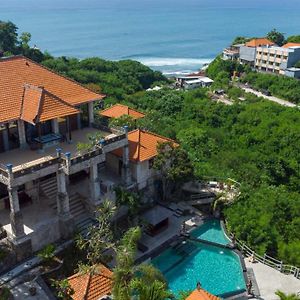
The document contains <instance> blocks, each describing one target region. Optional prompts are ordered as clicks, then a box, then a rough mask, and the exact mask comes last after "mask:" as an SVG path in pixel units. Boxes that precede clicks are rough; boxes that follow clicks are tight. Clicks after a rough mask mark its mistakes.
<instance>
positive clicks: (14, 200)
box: [7, 187, 25, 239]
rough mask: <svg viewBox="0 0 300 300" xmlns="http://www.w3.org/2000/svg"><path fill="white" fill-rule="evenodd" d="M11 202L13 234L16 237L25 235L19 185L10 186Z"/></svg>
mask: <svg viewBox="0 0 300 300" xmlns="http://www.w3.org/2000/svg"><path fill="white" fill-rule="evenodd" d="M7 190H8V195H9V204H10V223H11V230H12V235H13V237H14V238H16V239H18V238H22V237H24V236H25V232H24V224H23V216H22V213H21V211H20V204H19V196H18V189H17V187H8V188H7Z"/></svg>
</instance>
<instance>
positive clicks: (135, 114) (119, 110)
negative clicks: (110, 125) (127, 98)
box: [99, 104, 145, 120]
mask: <svg viewBox="0 0 300 300" xmlns="http://www.w3.org/2000/svg"><path fill="white" fill-rule="evenodd" d="M99 115H100V116H102V117H104V118H107V119H111V118H120V117H122V116H130V117H131V118H132V119H134V120H137V119H141V118H143V117H145V114H144V113H142V112H139V111H137V110H135V109H132V108H130V107H129V106H126V105H123V104H115V105H113V106H111V107H108V108H106V109H104V110H102V111H101V112H100V113H99Z"/></svg>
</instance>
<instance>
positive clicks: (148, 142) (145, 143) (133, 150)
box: [113, 129, 178, 162]
mask: <svg viewBox="0 0 300 300" xmlns="http://www.w3.org/2000/svg"><path fill="white" fill-rule="evenodd" d="M164 142H172V143H174V144H175V145H178V144H176V143H175V142H174V141H173V140H171V139H168V138H166V137H163V136H160V135H158V134H155V133H152V132H149V131H144V130H141V129H136V130H133V131H131V132H129V133H128V143H129V159H130V160H131V161H139V162H142V161H145V160H149V159H151V158H153V157H155V156H156V155H157V145H158V143H164ZM122 151H123V150H122V149H121V148H120V149H117V150H115V151H113V153H114V154H115V155H117V156H120V157H122V153H123V152H122Z"/></svg>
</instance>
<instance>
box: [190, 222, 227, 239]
mask: <svg viewBox="0 0 300 300" xmlns="http://www.w3.org/2000/svg"><path fill="white" fill-rule="evenodd" d="M191 236H192V237H194V238H200V239H203V240H207V241H210V242H215V243H218V244H222V245H227V244H228V243H230V240H229V239H228V238H227V236H226V235H225V234H224V232H223V229H222V227H221V224H220V221H219V220H209V221H206V222H205V223H204V224H203V225H201V226H200V227H198V228H196V229H194V230H193V231H192V232H191Z"/></svg>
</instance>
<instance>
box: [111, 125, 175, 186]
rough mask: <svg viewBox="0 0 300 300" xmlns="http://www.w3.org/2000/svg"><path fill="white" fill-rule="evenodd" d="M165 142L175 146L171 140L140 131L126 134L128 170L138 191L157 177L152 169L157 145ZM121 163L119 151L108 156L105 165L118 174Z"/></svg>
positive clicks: (149, 184)
mask: <svg viewBox="0 0 300 300" xmlns="http://www.w3.org/2000/svg"><path fill="white" fill-rule="evenodd" d="M165 142H171V143H174V144H176V143H175V142H174V141H173V140H171V139H168V138H166V137H163V136H160V135H158V134H155V133H152V132H149V131H145V130H141V129H136V130H133V131H131V132H129V133H128V143H129V168H130V173H131V176H132V179H133V180H134V181H135V183H136V184H137V188H138V189H139V190H142V189H144V188H145V187H146V186H151V185H152V184H151V182H152V181H153V179H154V178H155V175H157V172H156V171H155V170H154V169H153V162H154V158H155V157H156V156H157V145H158V144H159V143H165ZM176 145H177V144H176ZM122 163H123V162H122V152H121V149H117V150H115V151H112V152H111V153H109V154H108V156H107V164H108V165H109V166H110V168H111V169H113V170H114V172H115V174H120V172H121V170H122Z"/></svg>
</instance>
